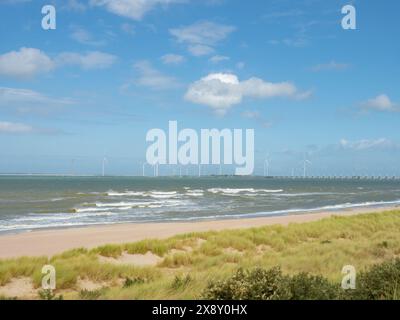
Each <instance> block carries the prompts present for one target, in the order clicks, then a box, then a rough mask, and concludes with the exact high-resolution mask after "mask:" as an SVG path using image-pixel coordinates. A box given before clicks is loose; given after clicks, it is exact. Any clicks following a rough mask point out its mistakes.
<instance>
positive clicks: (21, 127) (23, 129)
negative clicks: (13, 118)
mask: <svg viewBox="0 0 400 320" xmlns="http://www.w3.org/2000/svg"><path fill="white" fill-rule="evenodd" d="M34 131H35V129H34V128H33V127H31V126H29V125H26V124H23V123H15V122H5V121H0V133H32V132H34Z"/></svg>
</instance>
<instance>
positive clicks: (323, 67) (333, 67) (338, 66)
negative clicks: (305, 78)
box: [311, 61, 350, 72]
mask: <svg viewBox="0 0 400 320" xmlns="http://www.w3.org/2000/svg"><path fill="white" fill-rule="evenodd" d="M349 67H350V65H349V64H347V63H340V62H336V61H330V62H328V63H323V64H317V65H315V66H313V67H312V68H311V70H312V71H314V72H320V71H343V70H346V69H348V68H349Z"/></svg>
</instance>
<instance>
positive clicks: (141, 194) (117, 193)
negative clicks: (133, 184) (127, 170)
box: [107, 190, 146, 197]
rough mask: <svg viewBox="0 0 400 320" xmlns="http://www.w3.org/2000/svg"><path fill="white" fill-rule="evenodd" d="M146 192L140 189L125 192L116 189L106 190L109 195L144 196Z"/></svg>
mask: <svg viewBox="0 0 400 320" xmlns="http://www.w3.org/2000/svg"><path fill="white" fill-rule="evenodd" d="M145 194H146V193H145V192H141V191H125V192H117V191H112V190H110V191H108V192H107V195H108V196H110V197H126V196H127V197H132V196H144V195H145Z"/></svg>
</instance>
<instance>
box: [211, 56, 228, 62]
mask: <svg viewBox="0 0 400 320" xmlns="http://www.w3.org/2000/svg"><path fill="white" fill-rule="evenodd" d="M229 59H230V58H229V57H227V56H219V55H216V56H213V57H211V58H210V59H209V61H210V62H212V63H219V62H222V61H227V60H229Z"/></svg>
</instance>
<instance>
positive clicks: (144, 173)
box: [142, 162, 146, 177]
mask: <svg viewBox="0 0 400 320" xmlns="http://www.w3.org/2000/svg"><path fill="white" fill-rule="evenodd" d="M145 169H146V162H144V163H143V166H142V170H143V177H145V176H146V172H145Z"/></svg>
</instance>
